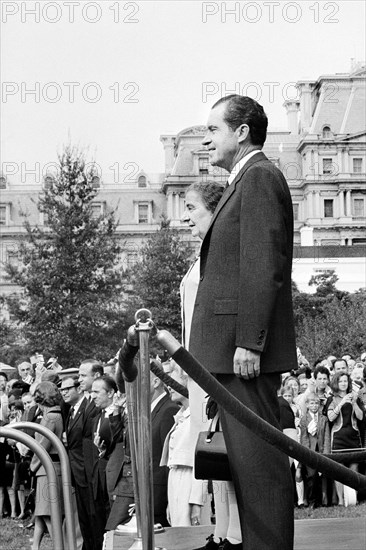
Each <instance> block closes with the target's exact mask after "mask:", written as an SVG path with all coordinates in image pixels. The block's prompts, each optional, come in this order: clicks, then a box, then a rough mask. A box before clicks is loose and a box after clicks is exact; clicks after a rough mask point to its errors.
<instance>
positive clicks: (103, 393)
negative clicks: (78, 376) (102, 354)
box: [91, 379, 114, 409]
mask: <svg viewBox="0 0 366 550" xmlns="http://www.w3.org/2000/svg"><path fill="white" fill-rule="evenodd" d="M113 393H114V392H113V391H110V392H108V391H107V390H106V388H105V387H104V382H103V380H98V379H97V380H94V382H93V386H92V390H91V396H92V399H93V400H94V403H95V404H96V406H97V407H100V408H101V409H106V408H107V407H108V406H109V405H111V403H112V401H113Z"/></svg>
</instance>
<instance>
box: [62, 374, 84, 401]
mask: <svg viewBox="0 0 366 550" xmlns="http://www.w3.org/2000/svg"><path fill="white" fill-rule="evenodd" d="M60 392H61V395H62V397H63V398H64V401H65V403H69V405H76V403H77V402H78V401H79V397H80V393H79V391H78V388H76V387H75V382H74V380H73V379H72V378H64V379H63V380H62V382H61V388H60Z"/></svg>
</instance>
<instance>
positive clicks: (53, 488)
mask: <svg viewBox="0 0 366 550" xmlns="http://www.w3.org/2000/svg"><path fill="white" fill-rule="evenodd" d="M0 437H6V438H8V439H14V440H15V441H20V443H23V445H26V446H27V447H28V448H29V449H30V450H31V451H33V452H34V453H35V454H36V455H37V456H38V458H39V459H40V461H41V463H42V465H43V466H44V468H45V470H46V474H47V479H48V490H49V501H50V508H51V525H52V537H53V547H54V549H55V550H64V542H63V538H62V521H61V507H60V500H59V494H58V486H57V476H56V472H55V467H54V465H53V463H52V460H51V459H50V456H49V454H48V453H47V452H46V451H45V450H44V448H43V447H41V445H40V444H39V443H37V441H35V440H34V439H33V437H31V436H30V435H28V434H24V433H22V432H20V431H19V430H14V429H13V428H0Z"/></svg>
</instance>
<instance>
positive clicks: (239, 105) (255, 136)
mask: <svg viewBox="0 0 366 550" xmlns="http://www.w3.org/2000/svg"><path fill="white" fill-rule="evenodd" d="M222 103H225V104H226V109H225V114H224V120H225V122H226V124H227V125H228V126H230V128H231V129H232V130H236V129H237V128H238V127H239V126H240V125H241V124H247V125H248V126H249V134H250V140H251V142H252V144H253V145H261V146H263V144H264V142H265V141H266V137H267V126H268V118H267V115H266V113H265V112H264V109H263V107H262V105H259V103H258V102H257V101H255V99H252V98H251V97H248V96H243V95H237V94H231V95H228V96H226V97H222V98H221V99H219V100H218V101H217V102H216V103H215V105H214V106H213V107H212V108H213V109H214V108H215V107H218V106H219V105H221V104H222Z"/></svg>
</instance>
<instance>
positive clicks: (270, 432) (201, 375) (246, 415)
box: [157, 330, 366, 490]
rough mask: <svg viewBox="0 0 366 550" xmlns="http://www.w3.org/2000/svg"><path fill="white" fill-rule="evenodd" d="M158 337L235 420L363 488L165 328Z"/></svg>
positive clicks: (362, 481)
mask: <svg viewBox="0 0 366 550" xmlns="http://www.w3.org/2000/svg"><path fill="white" fill-rule="evenodd" d="M157 339H158V341H159V342H160V344H161V345H162V346H163V347H164V348H165V349H166V350H167V351H168V352H169V354H170V355H171V356H172V359H174V361H176V362H177V363H178V365H179V366H181V367H182V368H183V369H184V370H185V371H186V372H187V374H189V376H190V377H191V378H193V380H194V381H195V382H197V384H199V386H201V388H203V389H204V390H205V391H206V392H207V393H208V394H209V395H210V396H211V397H212V398H213V399H215V401H216V402H217V403H218V404H219V405H220V406H222V407H223V408H224V409H225V410H226V411H227V412H228V413H229V414H231V415H232V416H234V418H235V419H236V420H238V421H239V422H241V423H242V424H243V425H244V426H245V427H246V428H248V429H249V430H251V431H252V432H254V433H255V434H256V435H257V436H258V437H260V438H261V439H263V440H264V441H266V442H267V443H269V444H270V445H273V446H274V447H276V448H277V449H279V450H280V451H282V452H284V453H285V454H286V455H288V456H291V457H292V458H295V459H296V460H298V461H299V462H300V463H301V464H307V465H308V466H311V467H312V468H314V469H315V470H317V471H319V472H322V473H323V474H325V475H326V476H327V477H330V478H333V479H335V480H337V481H339V482H341V483H343V484H344V485H348V486H349V487H352V488H353V489H355V490H360V489H365V488H366V476H364V475H361V474H359V473H357V472H354V471H352V470H350V469H349V468H346V467H345V466H343V465H341V464H339V463H338V462H336V461H335V460H333V457H332V458H331V459H330V458H328V457H325V456H324V455H322V454H320V453H316V452H314V451H311V450H310V449H308V448H307V447H304V446H303V445H301V444H300V443H297V442H296V441H294V440H292V439H290V438H289V437H287V436H286V435H285V434H284V433H283V432H281V431H280V430H278V429H277V428H275V427H274V426H272V425H271V424H269V423H268V422H266V421H265V420H263V419H262V418H260V417H259V416H257V415H256V414H255V413H254V412H253V411H251V410H250V409H249V408H248V407H246V406H245V405H243V403H241V402H240V401H239V400H238V399H237V398H236V397H234V396H233V395H232V394H231V393H230V392H229V391H228V390H227V389H226V388H224V387H223V386H222V385H221V384H220V383H219V382H218V381H217V380H216V378H214V377H213V376H212V375H211V374H210V373H209V372H208V371H207V370H206V369H205V368H204V367H203V366H202V365H201V364H200V363H199V362H198V361H197V360H196V359H195V358H194V357H193V356H192V355H191V354H190V353H189V352H188V351H187V350H185V349H184V348H183V347H182V346H181V345H180V343H179V342H178V341H177V340H176V339H175V338H174V336H172V335H171V334H170V333H169V332H168V331H166V330H161V331H158V334H157Z"/></svg>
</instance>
